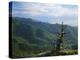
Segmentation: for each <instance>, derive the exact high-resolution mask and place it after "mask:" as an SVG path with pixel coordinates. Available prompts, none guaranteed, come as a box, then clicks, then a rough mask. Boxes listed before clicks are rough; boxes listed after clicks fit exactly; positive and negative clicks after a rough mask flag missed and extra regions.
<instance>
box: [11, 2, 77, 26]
mask: <svg viewBox="0 0 80 60" xmlns="http://www.w3.org/2000/svg"><path fill="white" fill-rule="evenodd" d="M12 16H15V17H25V18H33V19H35V20H38V21H42V22H48V23H51V24H54V23H61V22H62V21H63V22H64V24H67V25H71V26H77V23H78V21H77V20H78V6H77V5H63V4H52V3H51V4H49V3H45V4H44V3H34V2H26V3H25V2H13V3H12Z"/></svg>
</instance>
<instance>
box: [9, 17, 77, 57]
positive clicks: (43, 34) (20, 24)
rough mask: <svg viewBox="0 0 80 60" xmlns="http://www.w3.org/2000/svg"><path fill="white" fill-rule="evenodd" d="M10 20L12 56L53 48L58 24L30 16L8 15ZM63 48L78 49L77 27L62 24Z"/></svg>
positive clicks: (34, 54) (32, 54) (58, 29)
mask: <svg viewBox="0 0 80 60" xmlns="http://www.w3.org/2000/svg"><path fill="white" fill-rule="evenodd" d="M9 18H10V20H12V56H13V57H34V56H36V55H37V54H39V53H41V52H45V51H51V50H55V41H56V40H57V36H56V34H57V32H60V27H61V25H60V24H57V23H56V24H50V23H44V22H40V21H36V20H34V19H32V18H20V17H9ZM64 28H65V32H66V35H65V37H64V40H63V44H64V49H65V50H77V49H78V46H77V45H78V27H72V26H68V25H64Z"/></svg>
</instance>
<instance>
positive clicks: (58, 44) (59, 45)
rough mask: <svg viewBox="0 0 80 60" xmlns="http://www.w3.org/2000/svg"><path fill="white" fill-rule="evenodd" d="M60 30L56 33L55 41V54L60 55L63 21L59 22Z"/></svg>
mask: <svg viewBox="0 0 80 60" xmlns="http://www.w3.org/2000/svg"><path fill="white" fill-rule="evenodd" d="M60 30H61V31H60V32H59V33H57V41H56V55H60V51H61V49H63V46H62V45H63V38H64V34H65V32H64V25H63V22H62V24H61V27H60Z"/></svg>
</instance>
